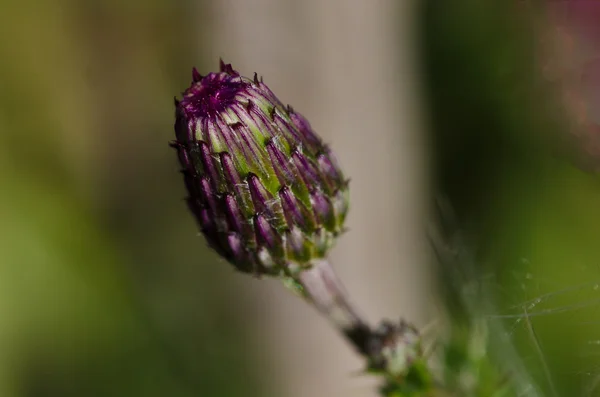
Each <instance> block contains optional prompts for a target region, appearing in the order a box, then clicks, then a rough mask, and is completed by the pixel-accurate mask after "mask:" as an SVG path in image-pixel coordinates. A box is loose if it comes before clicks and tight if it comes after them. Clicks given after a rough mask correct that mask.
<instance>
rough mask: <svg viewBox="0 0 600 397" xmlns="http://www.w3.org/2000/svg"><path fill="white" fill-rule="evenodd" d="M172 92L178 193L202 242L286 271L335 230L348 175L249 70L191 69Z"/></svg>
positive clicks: (261, 268)
mask: <svg viewBox="0 0 600 397" xmlns="http://www.w3.org/2000/svg"><path fill="white" fill-rule="evenodd" d="M192 76H193V81H192V84H191V86H190V87H189V88H188V89H187V90H186V91H185V92H184V93H183V97H182V99H181V100H177V99H176V100H175V106H176V122H175V135H176V141H174V142H173V143H172V145H173V146H174V147H175V148H176V149H177V151H178V154H179V160H180V162H181V166H182V172H183V175H184V179H185V184H186V187H187V191H188V198H187V202H188V205H189V208H190V210H191V211H192V213H193V214H194V216H195V217H196V220H197V222H198V224H199V227H200V230H201V231H202V233H203V234H204V236H205V237H206V240H207V241H208V243H209V245H210V246H211V247H212V248H213V249H214V250H215V251H217V252H218V253H219V254H220V255H221V256H223V257H224V258H226V259H227V260H228V261H229V262H230V263H232V264H233V265H234V266H235V267H236V268H237V269H239V270H241V271H243V272H251V273H254V274H259V275H260V274H270V275H282V274H283V275H295V274H297V272H298V271H301V270H304V269H307V268H310V267H311V266H312V265H313V263H314V261H315V260H318V259H320V258H324V257H325V256H326V254H327V253H328V251H329V249H330V248H331V246H332V245H333V243H334V240H335V238H336V236H338V235H339V234H340V233H341V232H342V231H343V224H344V218H345V216H346V212H347V209H348V180H347V179H345V178H344V176H343V174H342V172H341V171H340V169H339V167H338V165H337V163H336V161H335V159H334V156H333V154H332V153H331V151H330V149H329V148H328V147H327V146H326V145H325V144H324V143H323V142H322V140H321V138H320V137H319V136H318V135H317V134H316V133H315V132H314V131H313V129H312V127H311V126H310V124H309V123H308V121H307V120H306V119H305V118H304V117H303V116H302V115H300V114H299V113H297V112H295V111H294V110H293V109H292V108H291V107H290V106H284V105H283V104H282V102H281V101H280V100H279V99H278V98H277V97H276V96H275V95H274V94H273V92H271V90H270V89H269V88H268V87H267V86H266V85H265V84H264V83H263V82H262V79H261V80H259V79H258V77H257V76H256V74H255V75H254V78H253V79H249V78H246V77H243V76H240V74H239V73H238V72H237V71H235V70H234V69H233V68H232V67H231V65H229V64H227V65H226V64H224V63H223V62H221V71H220V72H218V73H209V74H208V75H206V76H201V75H200V74H199V73H198V72H197V71H196V69H194V70H193V73H192Z"/></svg>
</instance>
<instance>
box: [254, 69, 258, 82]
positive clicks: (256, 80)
mask: <svg viewBox="0 0 600 397" xmlns="http://www.w3.org/2000/svg"><path fill="white" fill-rule="evenodd" d="M254 84H258V74H257V73H256V72H254Z"/></svg>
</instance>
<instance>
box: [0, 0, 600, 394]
mask: <svg viewBox="0 0 600 397" xmlns="http://www.w3.org/2000/svg"><path fill="white" fill-rule="evenodd" d="M480 3H484V2H478V1H475V0H464V1H462V2H460V3H456V4H454V3H452V4H450V2H445V3H441V2H436V1H434V0H428V1H416V0H410V1H409V0H406V1H396V0H369V1H366V0H345V1H343V2H342V1H329V2H327V1H321V0H305V1H302V2H297V1H291V0H285V1H275V0H197V1H191V0H147V1H144V2H141V1H139V2H138V1H129V2H121V1H114V0H112V1H111V0H104V1H100V0H91V1H85V2H83V1H74V0H36V1H34V0H0V397H4V396H6V397H55V396H56V397H59V396H60V397H63V396H64V397H70V396H88V397H94V396H98V397H100V396H130V397H133V396H161V397H164V396H182V397H185V396H239V395H244V396H247V397H251V396H290V397H308V396H319V397H320V396H370V395H375V389H374V385H375V382H374V380H373V379H371V378H369V377H367V376H364V375H359V373H360V371H361V369H362V365H363V363H362V362H361V361H360V360H359V358H358V357H357V356H356V355H355V354H354V353H353V352H352V351H351V350H350V349H348V346H347V345H346V343H345V342H344V341H343V340H342V339H341V338H339V336H338V335H336V334H335V332H334V331H333V330H332V329H330V327H329V326H328V324H327V323H326V321H325V320H323V319H322V318H320V317H319V316H318V315H317V313H316V312H315V311H314V310H312V309H311V308H310V307H308V306H307V305H305V304H304V303H303V302H302V301H301V300H300V299H298V298H297V297H295V296H292V295H291V294H289V293H288V292H287V291H286V290H285V289H284V288H283V287H282V286H281V285H279V284H278V283H277V282H275V281H273V280H256V279H252V278H251V277H247V276H244V275H241V274H237V273H235V272H234V271H233V270H232V269H231V268H230V266H228V265H226V264H225V263H223V262H222V261H221V260H220V259H219V258H218V257H217V256H216V255H214V254H213V253H211V252H209V250H208V249H207V248H206V246H205V243H204V241H203V239H202V238H201V237H200V236H199V235H198V233H197V230H196V225H195V223H194V220H193V219H192V218H191V216H189V214H188V213H187V209H186V206H185V204H184V202H183V200H182V198H183V197H184V195H185V192H184V189H183V183H182V180H181V177H180V175H179V174H178V165H177V162H176V156H175V153H174V152H173V150H172V149H170V148H169V147H168V142H169V141H170V140H171V139H173V120H174V109H173V96H175V95H179V93H181V92H182V91H183V90H184V89H185V88H186V87H187V85H188V84H189V83H190V81H191V67H192V66H196V67H197V68H198V69H199V70H200V71H201V73H206V72H208V71H211V70H215V69H216V68H217V67H218V59H219V57H222V58H223V59H224V60H225V61H226V62H231V63H232V64H233V65H234V67H235V68H236V69H238V70H239V71H240V72H242V73H243V74H246V75H251V74H252V73H253V72H255V71H256V72H258V73H259V74H261V75H263V76H264V78H265V81H266V82H267V84H269V86H270V87H271V88H272V89H273V91H274V92H276V93H277V95H278V96H279V97H280V98H281V99H282V100H283V101H284V102H286V103H290V104H292V105H293V106H294V108H295V109H297V110H299V111H301V112H302V113H303V114H304V115H305V116H307V118H309V119H310V120H311V123H312V125H313V126H314V127H315V128H316V129H317V131H318V132H319V133H320V134H321V135H322V136H323V137H324V139H325V140H326V141H328V142H330V143H331V145H332V147H333V149H334V150H335V152H336V154H337V156H338V158H339V161H340V163H341V164H342V167H343V168H344V170H345V173H346V174H347V175H349V176H350V177H351V179H352V184H351V187H352V189H351V203H352V204H351V212H350V216H349V218H348V227H349V232H348V233H347V234H346V235H344V236H343V237H342V238H341V239H340V240H339V242H338V244H337V246H336V248H335V250H334V252H333V254H332V261H333V262H334V264H335V267H336V269H338V272H339V274H340V277H341V278H342V279H343V280H344V282H345V284H346V286H347V288H348V290H349V292H350V293H351V295H352V297H353V300H354V301H356V302H357V304H358V306H359V307H360V308H361V310H362V311H363V312H364V313H365V315H366V317H367V318H369V319H370V320H371V321H373V322H375V321H378V320H379V319H381V318H383V317H388V318H394V319H396V318H398V317H400V316H402V317H405V318H407V319H410V320H411V321H412V322H414V323H416V324H417V325H418V326H424V325H426V324H428V323H430V322H431V321H433V320H435V319H436V317H437V314H438V313H439V312H440V311H442V310H443V308H444V304H445V303H448V302H449V301H452V299H453V298H452V296H453V293H452V291H455V290H460V289H461V288H462V286H461V285H456V281H454V279H452V281H448V280H450V279H451V278H450V277H447V274H446V272H445V270H444V269H439V268H436V267H431V266H430V264H431V262H432V261H431V260H430V259H431V255H430V253H429V249H428V242H427V237H426V230H427V228H428V226H429V221H428V219H430V218H431V217H430V215H429V213H430V212H435V211H430V209H431V208H432V207H435V205H432V203H434V199H433V198H434V197H440V196H443V197H444V200H447V201H448V202H449V203H451V206H452V208H453V209H454V211H455V213H456V215H457V218H458V219H459V220H460V226H456V227H460V228H461V230H463V231H464V232H465V233H466V234H467V235H469V236H472V237H474V240H475V241H476V243H475V246H476V247H478V248H477V250H476V251H477V252H476V254H475V257H476V264H475V265H474V267H476V268H477V270H476V271H474V272H473V274H474V276H473V277H474V280H476V281H477V280H486V283H485V286H486V288H485V293H486V294H488V295H490V296H492V297H493V300H494V303H495V306H494V310H493V311H492V312H489V313H486V315H487V316H489V317H490V318H494V319H497V320H499V321H500V322H501V323H502V324H504V325H505V326H506V330H505V331H506V332H504V333H503V335H505V336H507V337H508V339H509V340H510V342H511V343H512V344H513V345H514V346H515V348H516V349H517V351H518V352H519V357H520V358H521V359H522V361H523V363H524V365H525V367H527V368H529V370H530V371H531V373H532V376H533V378H534V379H536V380H538V381H539V384H540V389H541V390H544V391H545V392H547V393H548V395H552V394H554V395H565V396H575V395H595V393H596V392H597V390H596V384H597V383H600V382H597V381H596V379H600V370H599V369H598V368H600V367H598V366H597V365H598V354H599V353H600V350H599V346H598V345H600V342H599V341H600V336H599V335H600V333H599V331H600V320H599V319H598V315H600V311H599V310H598V309H599V306H598V304H599V303H600V295H598V294H600V291H598V284H597V283H596V280H599V282H600V265H599V264H598V258H599V257H600V256H599V254H600V245H599V244H598V238H599V236H600V233H598V232H599V231H600V230H599V228H600V227H599V226H598V225H600V183H599V180H598V178H597V177H596V174H595V171H596V169H597V167H596V165H597V163H596V157H595V155H596V153H597V151H596V147H597V146H595V142H597V141H596V140H595V138H594V137H596V138H597V134H598V132H597V131H598V128H597V122H598V117H597V116H598V114H599V113H598V112H597V110H598V107H597V106H596V107H594V106H595V105H598V101H597V99H598V95H597V93H598V91H597V90H594V89H587V90H586V89H584V88H589V87H597V85H594V84H597V82H598V81H600V79H597V78H596V77H597V76H598V74H595V72H596V71H597V69H598V65H599V64H600V62H597V61H596V60H597V59H600V58H597V56H598V54H599V53H600V52H598V51H597V49H598V46H599V45H600V44H599V43H600V40H597V39H598V37H599V36H600V35H598V31H597V29H596V30H594V27H597V26H600V22H597V21H600V12H598V13H596V14H594V13H593V12H594V10H596V11H597V10H598V7H596V6H594V4H597V3H595V2H593V1H555V2H552V1H548V2H547V3H551V4H552V5H551V8H550V11H551V18H552V19H547V18H546V17H547V15H546V12H547V11H548V10H547V9H545V8H543V7H542V8H540V9H537V8H536V7H540V6H541V5H542V3H539V4H538V3H536V4H531V3H532V2H525V1H515V2H514V6H513V4H510V5H508V4H509V2H502V4H495V3H494V4H492V5H490V4H480ZM575 3H577V4H575ZM584 3H585V4H584ZM593 3H594V4H593ZM458 4H460V5H458ZM574 4H575V5H574ZM590 4H591V5H590ZM578 7H579V8H578ZM534 11H535V12H534ZM531 12H533V14H534V15H536V16H537V17H539V18H528V17H527V16H528V15H529V14H530V13H531ZM593 15H597V16H598V19H594V17H592V16H593ZM542 16H543V17H542ZM582 16H583V18H581V17H582ZM596 40H597V41H596ZM569 51H570V52H569ZM565 59H566V60H572V61H573V62H572V63H568V64H567V65H565V64H562V63H561V64H557V63H556V62H554V63H553V62H551V61H555V60H561V61H562V60H565ZM594 62H596V63H594ZM594 65H595V66H594ZM567 70H568V72H567ZM565 76H567V77H565ZM582 76H584V77H585V78H582ZM563 97H564V98H567V99H565V100H564V101H563V99H564V98H563ZM556 98H558V99H556ZM561 98H562V99H561ZM432 269H433V272H430V270H432ZM444 283H446V284H450V285H444ZM482 285H484V284H483V283H482ZM444 288H447V289H448V290H449V291H450V292H448V294H447V295H444V294H442V295H441V297H442V298H439V297H438V295H437V294H436V293H434V292H435V291H436V290H438V289H442V290H444ZM450 308H451V309H453V308H454V309H455V306H452V305H450ZM454 309H453V310H454ZM456 310H459V309H456ZM530 312H533V314H532V315H531V316H530V314H529V313H530ZM532 330H534V332H532ZM532 335H533V336H534V337H533V338H532ZM540 352H541V354H540ZM586 393H587V394H586ZM524 395H528V394H524Z"/></svg>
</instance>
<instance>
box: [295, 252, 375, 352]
mask: <svg viewBox="0 0 600 397" xmlns="http://www.w3.org/2000/svg"><path fill="white" fill-rule="evenodd" d="M296 282H297V283H299V284H300V286H301V287H302V293H303V295H304V297H305V298H306V299H307V300H308V301H310V302H311V303H312V304H313V305H314V306H315V307H316V308H317V310H319V312H321V314H323V315H324V316H325V317H327V318H328V319H329V320H330V321H331V322H332V323H333V325H334V327H335V328H336V329H338V330H339V331H340V332H342V333H343V334H344V336H345V337H346V338H347V339H348V340H349V341H350V343H352V345H353V346H354V347H355V348H356V349H357V350H358V351H359V352H360V353H361V354H363V355H365V356H367V357H369V356H371V355H372V353H373V342H374V340H373V336H374V335H373V331H372V329H371V327H370V326H369V325H368V324H367V322H366V321H365V320H364V319H363V317H362V316H361V315H360V314H359V313H358V311H357V310H356V308H355V307H354V306H353V305H352V304H351V302H350V300H349V298H348V294H347V293H346V291H345V290H344V286H343V285H342V283H341V281H340V280H339V278H338V277H337V275H336V274H335V272H334V270H333V267H332V266H331V264H330V263H329V262H328V261H327V260H325V259H321V260H318V261H315V263H314V264H313V267H312V268H311V269H309V270H305V271H303V272H301V273H300V274H299V275H298V276H297V279H296Z"/></svg>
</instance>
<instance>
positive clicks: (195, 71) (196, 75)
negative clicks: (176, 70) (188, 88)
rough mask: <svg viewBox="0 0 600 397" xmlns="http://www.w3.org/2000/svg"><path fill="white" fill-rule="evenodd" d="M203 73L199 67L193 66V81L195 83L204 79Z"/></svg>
mask: <svg viewBox="0 0 600 397" xmlns="http://www.w3.org/2000/svg"><path fill="white" fill-rule="evenodd" d="M202 77H203V76H202V75H201V74H200V72H198V69H196V68H195V67H194V68H192V81H193V82H194V83H197V82H199V81H200V80H202Z"/></svg>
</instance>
